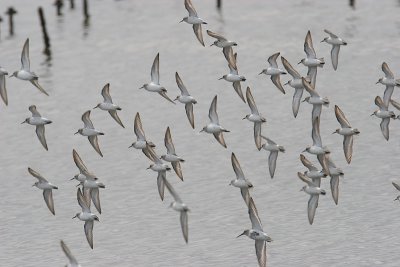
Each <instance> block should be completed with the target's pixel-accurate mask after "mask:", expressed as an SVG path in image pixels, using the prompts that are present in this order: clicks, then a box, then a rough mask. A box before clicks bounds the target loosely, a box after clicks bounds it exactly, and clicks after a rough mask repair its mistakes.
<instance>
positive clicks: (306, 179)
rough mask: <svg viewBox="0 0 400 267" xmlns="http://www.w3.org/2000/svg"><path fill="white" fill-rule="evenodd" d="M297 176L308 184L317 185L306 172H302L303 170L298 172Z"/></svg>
mask: <svg viewBox="0 0 400 267" xmlns="http://www.w3.org/2000/svg"><path fill="white" fill-rule="evenodd" d="M297 176H298V177H299V178H300V180H302V181H303V182H305V183H306V184H307V185H309V186H312V187H316V186H317V185H316V184H315V183H314V182H313V181H312V180H311V179H310V178H309V177H308V176H306V175H305V174H303V173H301V172H297Z"/></svg>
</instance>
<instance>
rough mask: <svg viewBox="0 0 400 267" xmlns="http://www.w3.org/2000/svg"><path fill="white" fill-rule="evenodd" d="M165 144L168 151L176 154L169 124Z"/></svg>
mask: <svg viewBox="0 0 400 267" xmlns="http://www.w3.org/2000/svg"><path fill="white" fill-rule="evenodd" d="M164 144H165V147H166V148H167V153H168V154H172V155H175V147H174V143H173V142H172V137H171V131H170V129H169V126H168V127H167V130H166V131H165V137H164Z"/></svg>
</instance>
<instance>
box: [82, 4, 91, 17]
mask: <svg viewBox="0 0 400 267" xmlns="http://www.w3.org/2000/svg"><path fill="white" fill-rule="evenodd" d="M83 15H84V16H85V20H88V19H89V17H90V15H89V11H88V1H87V0H83Z"/></svg>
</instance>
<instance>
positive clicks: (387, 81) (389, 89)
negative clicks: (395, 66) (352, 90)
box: [376, 62, 400, 107]
mask: <svg viewBox="0 0 400 267" xmlns="http://www.w3.org/2000/svg"><path fill="white" fill-rule="evenodd" d="M382 71H383V73H385V77H383V78H380V79H379V80H378V81H377V82H376V83H377V84H378V83H381V84H383V85H386V89H385V92H384V94H383V103H385V105H386V106H387V107H389V102H390V100H391V99H392V94H393V91H394V87H395V86H397V87H398V86H400V79H395V78H394V74H393V72H392V71H391V70H390V68H389V66H388V64H387V63H386V62H383V63H382Z"/></svg>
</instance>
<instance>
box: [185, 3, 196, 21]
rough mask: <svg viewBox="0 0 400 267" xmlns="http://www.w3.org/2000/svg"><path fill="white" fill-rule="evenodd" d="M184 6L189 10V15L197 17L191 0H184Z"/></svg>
mask: <svg viewBox="0 0 400 267" xmlns="http://www.w3.org/2000/svg"><path fill="white" fill-rule="evenodd" d="M185 8H186V10H187V11H188V12H189V16H190V17H197V12H196V9H194V6H193V4H192V1H191V0H185Z"/></svg>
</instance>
